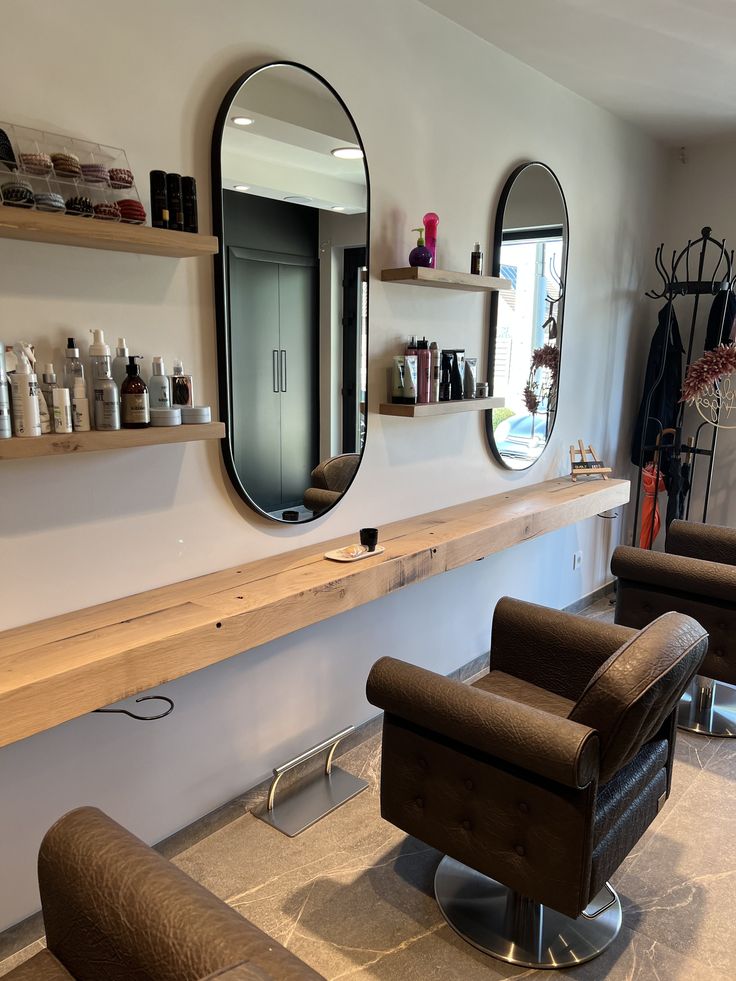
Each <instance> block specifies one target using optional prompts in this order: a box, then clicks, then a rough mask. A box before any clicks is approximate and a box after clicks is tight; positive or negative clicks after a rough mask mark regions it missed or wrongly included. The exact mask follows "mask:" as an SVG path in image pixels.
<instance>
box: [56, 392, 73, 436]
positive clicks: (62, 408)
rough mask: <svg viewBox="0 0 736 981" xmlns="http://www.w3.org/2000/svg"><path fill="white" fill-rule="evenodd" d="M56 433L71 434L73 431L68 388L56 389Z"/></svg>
mask: <svg viewBox="0 0 736 981" xmlns="http://www.w3.org/2000/svg"><path fill="white" fill-rule="evenodd" d="M53 400H54V432H55V433H70V432H71V431H72V407H71V402H70V401H69V389H68V388H55V389H54V395H53Z"/></svg>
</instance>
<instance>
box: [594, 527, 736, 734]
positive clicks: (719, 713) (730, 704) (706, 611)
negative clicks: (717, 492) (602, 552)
mask: <svg viewBox="0 0 736 981" xmlns="http://www.w3.org/2000/svg"><path fill="white" fill-rule="evenodd" d="M665 550H666V551H665V552H664V553H662V552H650V551H648V550H647V549H641V548H631V547H629V546H620V547H619V548H617V549H616V551H615V552H614V553H613V559H612V561H611V571H612V572H613V574H614V575H615V576H617V577H618V592H617V594H616V622H617V623H623V624H626V625H627V626H629V627H643V626H644V624H645V623H649V621H650V620H652V619H654V617H656V616H659V614H660V613H664V612H666V611H667V610H677V611H678V612H680V613H686V614H688V616H691V617H694V618H695V619H696V620H697V621H698V622H699V623H702V625H703V626H704V627H705V629H706V630H707V631H708V633H709V635H710V642H709V646H708V653H707V655H706V657H705V661H704V662H703V669H702V676H700V675H698V677H697V678H695V679H694V681H693V684H692V685H691V687H690V688H689V689H688V691H687V692H686V693H685V697H684V698H683V700H682V703H681V704H680V715H679V718H678V724H679V725H680V726H681V728H683V729H689V730H690V731H691V732H701V733H704V734H705V735H709V736H736V690H735V689H734V688H733V687H732V686H733V685H736V530H734V529H733V528H720V527H718V526H717V525H701V524H695V523H690V522H688V521H673V522H672V523H671V524H670V527H669V529H668V531H667V540H666V543H665Z"/></svg>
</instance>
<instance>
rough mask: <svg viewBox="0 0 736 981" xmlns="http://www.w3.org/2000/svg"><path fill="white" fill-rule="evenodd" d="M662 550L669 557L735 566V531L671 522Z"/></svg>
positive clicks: (692, 523)
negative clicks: (682, 556) (684, 557)
mask: <svg viewBox="0 0 736 981" xmlns="http://www.w3.org/2000/svg"><path fill="white" fill-rule="evenodd" d="M664 550H665V552H668V553H670V554H671V555H686V556H687V557H688V558H691V559H704V560H705V561H706V562H720V563H721V564H722V565H734V566H736V529H734V528H723V527H721V526H720V525H700V524H697V523H696V522H694V521H673V522H672V523H671V524H670V526H669V528H668V530H667V539H666V541H665V546H664Z"/></svg>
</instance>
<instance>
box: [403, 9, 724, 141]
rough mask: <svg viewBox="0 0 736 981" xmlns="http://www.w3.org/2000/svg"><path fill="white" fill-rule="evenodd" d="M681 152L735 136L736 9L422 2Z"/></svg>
mask: <svg viewBox="0 0 736 981" xmlns="http://www.w3.org/2000/svg"><path fill="white" fill-rule="evenodd" d="M422 2H423V3H424V4H425V6H427V7H431V8H432V9H433V10H436V11H438V12H439V13H441V14H444V15H445V16H446V17H448V18H449V19H450V20H453V21H455V22H456V23H458V24H460V25H462V26H463V27H465V28H467V29H468V30H470V31H472V32H473V33H474V34H477V35H479V36H480V37H482V38H485V40H487V41H490V42H491V43H492V44H494V45H496V46H497V47H499V48H502V49H503V50H504V51H507V52H508V53H509V54H511V55H513V56H514V57H516V58H518V59H519V60H520V61H523V62H525V63H526V64H528V65H531V66H532V67H533V68H536V69H537V70H538V71H540V72H542V73H543V74H544V75H547V76H548V77H549V78H552V79H554V80H555V81H557V82H560V83H561V84H562V85H564V86H566V87H567V88H569V89H572V90H573V91H574V92H577V93H579V94H580V95H582V96H584V97H585V98H586V99H590V101H591V102H595V103H597V104H598V105H600V106H603V107H604V108H606V109H609V110H610V111H611V112H613V113H615V114H616V115H617V116H620V117H622V118H623V119H627V120H629V121H630V122H632V123H635V124H636V125H637V126H640V127H641V128H643V129H645V130H647V131H648V132H649V133H651V134H652V135H653V136H654V137H655V138H657V139H659V140H661V141H663V142H666V143H670V144H674V145H678V146H679V145H680V144H687V143H688V142H693V141H695V140H698V139H704V138H709V137H713V136H716V135H721V134H724V133H728V132H731V133H733V132H736V0H605V2H604V0H422Z"/></svg>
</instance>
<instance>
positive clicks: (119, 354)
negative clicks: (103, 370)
mask: <svg viewBox="0 0 736 981" xmlns="http://www.w3.org/2000/svg"><path fill="white" fill-rule="evenodd" d="M129 354H130V352H129V351H128V345H127V344H126V343H125V338H124V337H118V343H117V347H116V348H115V357H114V358H113V360H112V371H111V374H112V380H113V381H114V382H115V384H116V385H117V386H118V389H120V388H122V387H123V382H124V381H125V379H126V378H127V377H128V376H127V374H126V371H125V369H126V368H127V367H128V356H129Z"/></svg>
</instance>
